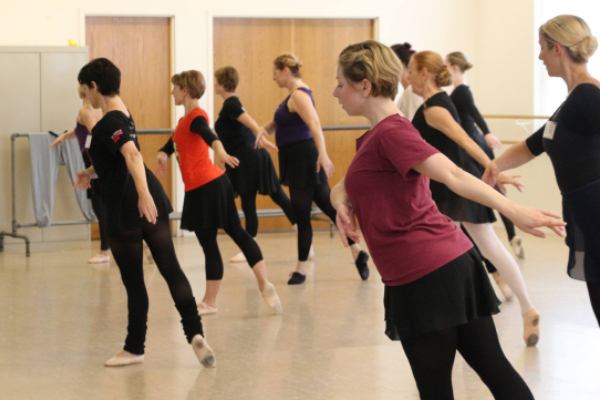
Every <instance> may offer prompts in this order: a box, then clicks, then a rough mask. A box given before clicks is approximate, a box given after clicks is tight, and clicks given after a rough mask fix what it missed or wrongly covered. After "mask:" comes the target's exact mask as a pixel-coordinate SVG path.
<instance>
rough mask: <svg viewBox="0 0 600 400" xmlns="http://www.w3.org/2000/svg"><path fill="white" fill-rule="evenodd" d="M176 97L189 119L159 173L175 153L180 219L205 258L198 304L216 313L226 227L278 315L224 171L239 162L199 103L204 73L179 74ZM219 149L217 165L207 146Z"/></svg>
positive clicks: (166, 150) (161, 157)
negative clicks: (220, 235)
mask: <svg viewBox="0 0 600 400" xmlns="http://www.w3.org/2000/svg"><path fill="white" fill-rule="evenodd" d="M171 82H172V83H173V92H172V94H173V98H174V100H175V105H178V106H179V105H182V106H184V107H185V116H184V117H183V118H181V119H180V120H179V123H178V124H177V128H176V129H175V132H174V133H173V136H172V138H171V139H169V141H168V142H167V144H166V145H165V146H164V147H163V148H162V149H161V150H160V151H159V152H158V167H157V174H158V175H160V176H163V177H164V176H165V175H166V162H167V158H168V157H169V156H170V155H171V154H173V153H175V155H176V157H177V161H178V162H179V167H180V169H181V175H182V178H183V183H184V184H185V199H184V203H183V212H182V215H181V229H185V230H188V231H192V232H194V233H195V234H196V237H197V238H198V241H199V242H200V245H201V246H202V249H203V250H204V256H205V260H206V265H205V267H206V293H205V295H204V299H203V300H202V302H201V303H200V304H198V312H199V313H200V314H201V315H206V314H215V313H216V312H217V294H218V292H219V288H220V286H221V280H222V279H223V260H222V258H221V253H220V251H219V246H218V244H217V230H218V229H219V228H222V229H224V230H225V232H226V233H227V234H228V235H229V236H230V237H231V238H232V239H233V241H234V242H235V243H236V244H237V245H238V247H239V248H240V249H241V250H242V252H243V253H244V255H245V256H246V259H247V260H248V264H250V267H251V268H252V270H253V271H254V275H255V276H256V279H257V281H258V287H259V289H260V291H261V293H262V295H263V297H264V299H265V301H266V303H267V305H268V306H269V308H270V310H271V311H272V312H274V313H276V314H280V313H281V311H282V307H281V302H280V301H279V297H278V296H277V292H276V291H275V287H274V286H273V284H272V283H270V282H269V281H268V279H267V267H266V264H265V261H264V260H263V257H262V253H261V251H260V248H259V247H258V244H257V243H256V242H255V241H254V239H252V236H250V235H249V234H248V233H247V232H246V231H245V230H244V228H242V225H241V223H240V218H239V216H238V212H237V208H236V206H235V201H234V197H233V189H232V187H231V184H230V183H229V180H228V179H227V177H226V176H225V174H224V173H223V170H224V169H225V168H224V166H225V164H227V165H229V166H230V167H235V166H237V165H238V163H239V161H238V160H237V159H236V158H234V157H231V156H230V155H228V154H227V153H226V152H225V149H224V147H223V144H222V143H221V142H220V141H219V140H218V138H217V136H216V135H215V134H214V133H213V132H212V130H211V129H210V128H209V126H208V115H207V114H206V112H205V111H204V110H202V109H201V108H200V106H199V104H198V99H200V97H202V95H203V94H204V91H205V89H206V84H205V81H204V76H203V75H202V74H201V73H200V72H199V71H193V70H192V71H184V72H182V73H180V74H175V75H174V76H173V78H172V79H171ZM209 147H212V149H213V150H214V151H215V162H216V164H217V165H219V167H220V168H221V169H219V168H217V166H216V165H215V164H213V162H212V161H211V159H210V156H209V152H208V148H209Z"/></svg>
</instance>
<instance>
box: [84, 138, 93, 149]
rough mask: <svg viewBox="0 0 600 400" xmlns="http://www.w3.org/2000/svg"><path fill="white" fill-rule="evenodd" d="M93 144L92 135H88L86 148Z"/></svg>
mask: <svg viewBox="0 0 600 400" xmlns="http://www.w3.org/2000/svg"><path fill="white" fill-rule="evenodd" d="M91 145H92V135H87V137H86V138H85V148H86V149H88V150H89V148H90V146H91Z"/></svg>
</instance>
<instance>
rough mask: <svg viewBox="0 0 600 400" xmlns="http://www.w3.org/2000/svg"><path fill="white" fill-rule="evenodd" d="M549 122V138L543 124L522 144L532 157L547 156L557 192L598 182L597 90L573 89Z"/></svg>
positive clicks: (599, 104)
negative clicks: (552, 128) (552, 129)
mask: <svg viewBox="0 0 600 400" xmlns="http://www.w3.org/2000/svg"><path fill="white" fill-rule="evenodd" d="M550 121H551V122H554V123H556V130H555V132H554V136H553V137H552V138H550V137H549V136H548V137H545V136H544V130H545V128H546V126H547V125H548V123H546V124H545V125H544V126H543V127H541V128H540V129H539V130H538V131H537V132H535V133H534V134H533V135H531V136H530V137H529V138H528V139H527V140H526V143H527V147H528V148H529V150H530V151H531V153H532V154H533V155H534V156H539V155H540V154H542V153H543V152H544V151H545V152H546V153H548V156H549V157H550V160H551V161H552V165H553V166H554V173H555V174H556V181H557V183H558V187H559V189H560V191H561V192H562V193H565V192H569V191H571V190H573V189H577V188H579V187H582V186H584V185H586V184H588V183H592V182H595V181H598V180H600V89H599V88H598V87H597V86H596V85H593V84H587V83H586V84H581V85H579V86H577V87H576V88H575V89H573V91H572V92H571V94H570V95H569V97H568V98H567V100H566V101H565V102H564V103H563V104H562V106H561V107H560V108H559V109H558V110H557V111H556V112H555V113H554V115H552V117H551V118H550Z"/></svg>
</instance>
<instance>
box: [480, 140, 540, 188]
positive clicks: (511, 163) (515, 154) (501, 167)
mask: <svg viewBox="0 0 600 400" xmlns="http://www.w3.org/2000/svg"><path fill="white" fill-rule="evenodd" d="M534 158H535V156H534V155H533V154H532V153H531V151H530V150H529V147H527V143H525V141H522V142H519V143H517V144H515V145H514V146H512V147H510V148H509V149H508V150H506V151H505V152H504V154H502V155H501V156H500V157H498V158H496V159H495V160H494V161H492V162H491V163H490V164H488V166H487V168H486V169H485V173H484V174H483V177H482V178H481V179H482V180H483V181H484V182H485V183H487V184H488V185H491V186H495V185H496V181H497V179H498V175H499V174H500V173H502V171H507V170H509V169H513V168H517V167H520V166H521V165H523V164H527V163H528V162H529V161H531V160H533V159H534Z"/></svg>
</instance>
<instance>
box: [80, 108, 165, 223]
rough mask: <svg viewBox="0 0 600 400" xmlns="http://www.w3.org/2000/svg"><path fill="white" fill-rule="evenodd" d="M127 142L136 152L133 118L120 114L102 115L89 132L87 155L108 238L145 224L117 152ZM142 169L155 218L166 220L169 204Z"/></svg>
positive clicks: (133, 186)
mask: <svg viewBox="0 0 600 400" xmlns="http://www.w3.org/2000/svg"><path fill="white" fill-rule="evenodd" d="M128 142H133V143H134V144H135V146H136V147H137V148H138V150H139V148H140V146H139V144H138V141H137V134H136V131H135V123H134V122H133V118H131V117H128V116H126V115H125V114H123V113H122V112H120V111H110V112H108V113H106V114H105V115H104V117H103V118H102V119H101V120H100V121H98V123H97V124H96V125H95V126H94V128H93V129H92V143H91V145H90V149H89V154H90V158H91V160H92V163H93V165H94V170H95V171H96V173H97V174H98V182H99V184H100V187H101V190H102V200H103V202H104V208H105V210H106V213H107V225H108V231H109V233H110V234H116V233H119V232H123V231H125V230H131V229H135V228H137V227H140V226H142V225H143V224H144V223H147V221H146V219H145V218H140V213H139V210H138V207H137V205H138V194H137V190H136V188H135V182H134V181H133V177H132V176H131V174H130V173H129V170H128V169H127V162H126V161H125V157H123V155H122V154H121V152H120V149H121V147H123V145H125V144H126V143H128ZM144 167H145V165H144ZM145 169H146V180H147V182H148V189H149V190H150V194H151V195H152V198H153V199H154V203H155V204H156V208H157V210H158V217H159V218H168V217H169V214H170V213H171V212H172V211H173V209H172V208H171V203H170V202H169V199H168V197H167V196H166V194H165V192H164V190H163V187H162V185H161V184H160V182H159V181H158V179H157V178H156V177H155V176H154V174H152V172H150V170H149V169H148V168H145Z"/></svg>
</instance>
